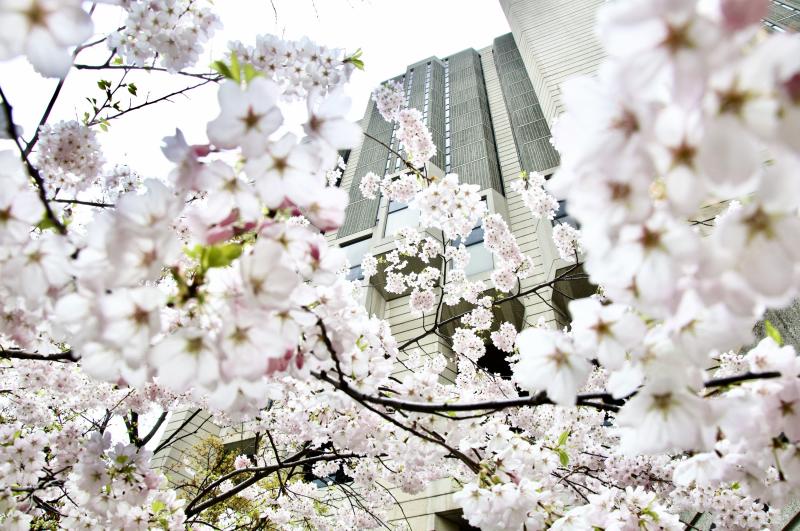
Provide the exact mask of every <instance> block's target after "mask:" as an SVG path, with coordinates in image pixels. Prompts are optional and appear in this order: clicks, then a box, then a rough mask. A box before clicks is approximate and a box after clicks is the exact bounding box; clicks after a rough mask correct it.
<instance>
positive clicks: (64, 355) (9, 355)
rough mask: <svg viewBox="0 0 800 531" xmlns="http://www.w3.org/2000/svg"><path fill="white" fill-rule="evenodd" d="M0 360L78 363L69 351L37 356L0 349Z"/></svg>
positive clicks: (31, 353)
mask: <svg viewBox="0 0 800 531" xmlns="http://www.w3.org/2000/svg"><path fill="white" fill-rule="evenodd" d="M0 358H6V359H15V360H37V361H78V359H79V358H76V357H75V354H74V353H73V352H72V351H71V350H67V351H65V352H59V353H58V354H38V353H35V352H23V351H21V350H5V349H0Z"/></svg>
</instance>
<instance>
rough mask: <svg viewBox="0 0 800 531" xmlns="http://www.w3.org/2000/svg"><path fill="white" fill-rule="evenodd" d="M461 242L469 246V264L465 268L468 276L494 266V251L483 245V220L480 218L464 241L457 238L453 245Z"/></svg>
mask: <svg viewBox="0 0 800 531" xmlns="http://www.w3.org/2000/svg"><path fill="white" fill-rule="evenodd" d="M461 243H463V244H464V247H466V248H467V252H468V253H469V264H467V267H466V268H465V269H464V272H465V273H466V274H467V276H469V275H475V274H477V273H483V272H484V271H489V270H490V269H492V268H493V267H494V259H493V258H492V253H491V252H489V250H488V249H487V248H486V246H485V245H483V222H482V221H481V220H480V219H479V220H478V224H477V225H475V228H473V229H472V232H470V233H469V236H467V238H466V239H465V240H463V242H462V241H461V238H456V239H455V240H454V241H453V245H455V246H458V245H459V244H461Z"/></svg>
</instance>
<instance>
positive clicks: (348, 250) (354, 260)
mask: <svg viewBox="0 0 800 531" xmlns="http://www.w3.org/2000/svg"><path fill="white" fill-rule="evenodd" d="M371 242H372V238H364V239H363V240H358V241H356V242H352V243H348V244H345V245H342V250H343V251H344V254H345V255H346V256H347V261H348V262H350V272H349V273H347V280H361V279H362V278H364V274H363V273H362V272H361V259H362V258H363V257H364V255H365V254H367V252H368V251H369V247H370V244H371Z"/></svg>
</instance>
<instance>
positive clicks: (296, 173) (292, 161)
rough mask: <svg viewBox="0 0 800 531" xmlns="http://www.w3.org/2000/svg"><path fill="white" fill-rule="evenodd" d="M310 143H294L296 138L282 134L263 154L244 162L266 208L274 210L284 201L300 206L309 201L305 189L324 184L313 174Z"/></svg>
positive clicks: (310, 189) (319, 186)
mask: <svg viewBox="0 0 800 531" xmlns="http://www.w3.org/2000/svg"><path fill="white" fill-rule="evenodd" d="M314 150H315V146H314V145H313V144H307V143H298V142H297V137H296V136H295V135H293V134H291V133H287V134H285V135H284V136H283V137H281V138H280V140H278V141H277V142H271V143H269V144H268V145H267V147H266V153H265V154H264V155H262V156H260V157H257V158H252V159H250V160H248V161H247V163H246V164H245V172H246V173H247V176H248V177H250V178H251V179H252V180H253V181H254V182H255V186H256V190H258V195H259V197H260V199H261V201H263V203H264V205H266V206H267V207H268V208H271V209H276V208H279V207H281V206H283V205H285V204H286V203H289V204H291V205H294V206H297V207H299V208H304V207H306V206H308V204H309V196H310V195H311V194H310V193H309V192H310V191H312V190H316V189H320V188H323V187H324V182H323V180H322V178H321V177H320V175H318V174H317V165H316V159H315V156H314Z"/></svg>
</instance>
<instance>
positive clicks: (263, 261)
mask: <svg viewBox="0 0 800 531" xmlns="http://www.w3.org/2000/svg"><path fill="white" fill-rule="evenodd" d="M240 270H241V275H242V281H243V283H244V290H245V293H246V294H247V295H248V296H249V297H251V298H252V299H253V301H254V302H256V303H257V304H258V305H260V306H262V307H263V308H265V309H273V308H284V307H287V306H289V305H291V303H292V299H291V295H292V292H293V291H294V289H295V288H296V287H297V285H298V284H299V281H300V278H299V277H298V276H297V273H296V272H295V271H294V269H293V268H292V267H291V264H290V262H289V260H288V257H287V256H286V254H285V252H284V250H283V247H282V246H281V245H280V244H279V243H277V242H275V241H272V240H270V239H263V238H261V239H259V240H258V241H257V242H256V244H255V245H254V246H253V247H252V249H250V250H249V251H248V252H246V253H245V254H244V255H242V257H241V259H240Z"/></svg>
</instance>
